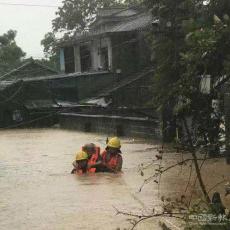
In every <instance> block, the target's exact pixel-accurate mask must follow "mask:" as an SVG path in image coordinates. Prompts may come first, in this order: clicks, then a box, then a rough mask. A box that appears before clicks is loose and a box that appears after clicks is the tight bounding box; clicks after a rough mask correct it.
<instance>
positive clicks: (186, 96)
mask: <svg viewBox="0 0 230 230" xmlns="http://www.w3.org/2000/svg"><path fill="white" fill-rule="evenodd" d="M145 3H146V4H147V5H148V6H149V7H151V8H152V12H153V16H154V17H156V18H157V19H158V20H159V23H157V25H154V28H153V30H152V33H151V36H150V37H151V41H152V49H153V51H154V54H155V57H156V59H155V67H156V73H155V76H154V89H153V90H154V92H155V99H156V100H155V101H154V104H155V105H157V106H158V107H164V106H165V105H166V104H167V103H169V102H172V103H173V104H174V105H175V104H176V103H178V102H182V103H181V104H182V105H183V106H181V108H180V110H177V111H176V115H177V116H186V115H189V116H192V117H193V121H194V123H196V126H197V130H198V133H199V135H201V136H203V137H202V138H204V135H207V136H208V139H209V141H214V140H217V139H218V137H217V135H218V131H216V132H214V129H218V127H219V125H218V124H217V123H218V122H220V119H219V120H218V119H217V120H218V121H217V120H215V121H213V120H212V119H211V116H210V114H211V113H212V112H213V109H212V108H211V101H212V99H216V96H217V95H216V92H215V90H212V91H211V94H209V95H204V94H202V93H201V92H200V89H199V83H200V79H201V76H205V75H210V76H211V80H212V82H215V81H216V80H217V79H218V78H219V77H220V76H222V75H229V70H230V62H229V52H230V41H229V39H228V38H229V35H230V34H229V33H230V24H229V23H230V17H229V15H228V12H229V10H230V4H229V1H227V0H224V1H215V0H210V1H201V0H196V1H190V0H176V1H170V0H154V1H150V0H146V1H145ZM219 118H220V117H219ZM213 133H215V135H216V137H214V136H213Z"/></svg>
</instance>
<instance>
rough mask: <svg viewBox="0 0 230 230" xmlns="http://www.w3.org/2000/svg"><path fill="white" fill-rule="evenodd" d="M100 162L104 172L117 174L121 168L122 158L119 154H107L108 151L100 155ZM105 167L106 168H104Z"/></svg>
mask: <svg viewBox="0 0 230 230" xmlns="http://www.w3.org/2000/svg"><path fill="white" fill-rule="evenodd" d="M101 156H102V162H103V164H104V165H105V167H104V169H103V170H104V171H105V172H119V171H121V168H122V163H123V160H122V156H121V155H120V153H118V152H117V153H109V152H108V151H106V150H105V151H104V152H103V153H102V155H101ZM106 166H107V167H106Z"/></svg>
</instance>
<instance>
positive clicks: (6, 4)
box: [0, 2, 59, 8]
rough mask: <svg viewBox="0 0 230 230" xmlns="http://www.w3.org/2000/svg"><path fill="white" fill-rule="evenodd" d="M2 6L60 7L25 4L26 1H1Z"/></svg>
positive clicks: (55, 6) (56, 6)
mask: <svg viewBox="0 0 230 230" xmlns="http://www.w3.org/2000/svg"><path fill="white" fill-rule="evenodd" d="M0 5H2V6H25V7H45V8H58V7H59V6H58V5H40V4H24V3H5V2H0Z"/></svg>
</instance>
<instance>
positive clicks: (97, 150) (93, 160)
mask: <svg viewBox="0 0 230 230" xmlns="http://www.w3.org/2000/svg"><path fill="white" fill-rule="evenodd" d="M101 160H102V159H101V156H100V148H99V147H96V148H95V153H94V154H93V155H92V156H91V157H90V158H89V159H88V166H91V165H95V164H96V163H98V162H100V161H101ZM98 171H99V166H95V167H93V168H89V169H88V172H90V173H95V172H98Z"/></svg>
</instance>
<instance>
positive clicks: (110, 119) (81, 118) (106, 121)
mask: <svg viewBox="0 0 230 230" xmlns="http://www.w3.org/2000/svg"><path fill="white" fill-rule="evenodd" d="M59 122H60V126H61V128H65V129H75V130H79V131H84V132H98V133H104V134H110V135H117V136H132V137H145V138H146V137H147V138H153V139H161V136H162V134H161V129H160V125H159V123H158V122H156V121H155V120H150V119H148V118H145V117H142V118H140V117H123V116H109V115H89V114H77V113H72V114H71V113H62V114H60V115H59Z"/></svg>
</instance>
